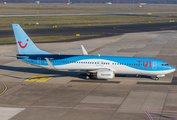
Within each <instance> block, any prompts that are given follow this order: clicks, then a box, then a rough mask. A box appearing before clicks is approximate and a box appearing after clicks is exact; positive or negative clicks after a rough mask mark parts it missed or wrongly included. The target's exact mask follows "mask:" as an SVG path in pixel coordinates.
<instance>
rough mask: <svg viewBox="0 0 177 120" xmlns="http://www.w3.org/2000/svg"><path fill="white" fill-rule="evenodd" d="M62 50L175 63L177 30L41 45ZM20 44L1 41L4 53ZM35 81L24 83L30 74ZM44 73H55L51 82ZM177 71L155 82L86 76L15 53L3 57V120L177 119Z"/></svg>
mask: <svg viewBox="0 0 177 120" xmlns="http://www.w3.org/2000/svg"><path fill="white" fill-rule="evenodd" d="M36 45H37V46H38V47H39V48H40V49H42V50H45V51H48V52H51V53H56V54H58V53H60V54H82V51H81V49H80V45H84V47H85V48H86V49H87V51H88V52H89V53H90V54H91V55H97V54H100V55H110V56H132V57H135V56H136V57H149V58H157V59H160V60H163V61H166V62H168V63H169V64H170V65H172V66H174V67H175V68H176V65H177V31H175V30H169V31H153V32H138V33H126V34H123V35H119V36H111V37H105V38H96V39H90V40H84V41H82V40H81V41H73V42H58V43H37V44H36ZM17 53H18V51H17V47H16V45H0V54H3V55H15V54H17ZM34 76H37V77H36V78H35V80H34V79H33V81H31V82H30V81H25V80H26V79H29V78H31V77H33V78H34ZM42 77H44V78H45V77H52V78H51V79H49V80H47V81H43V80H41V78H42ZM176 80H177V72H174V73H171V74H168V75H166V76H165V77H164V78H160V80H159V81H155V80H153V79H151V78H150V77H148V76H141V75H140V76H138V77H136V75H116V78H115V79H112V80H85V79H84V76H83V75H82V74H80V73H78V72H58V71H50V70H46V69H42V68H37V67H35V66H29V65H28V64H26V63H23V62H21V61H19V60H16V58H14V57H5V56H1V57H0V82H1V83H0V92H3V91H4V90H5V86H4V85H3V84H2V83H4V84H5V85H6V86H7V87H8V89H7V90H5V93H3V94H2V95H0V111H1V112H0V119H1V120H8V119H9V120H22V119H25V120H49V119H50V120H58V119H60V120H83V119H84V120H149V117H148V115H150V116H151V117H152V118H153V120H164V119H177V102H176V101H177V84H176Z"/></svg>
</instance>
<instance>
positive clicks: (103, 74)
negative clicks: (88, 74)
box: [97, 70, 115, 79]
mask: <svg viewBox="0 0 177 120" xmlns="http://www.w3.org/2000/svg"><path fill="white" fill-rule="evenodd" d="M114 77H115V74H114V71H112V70H100V71H98V72H97V78H98V79H113V78H114Z"/></svg>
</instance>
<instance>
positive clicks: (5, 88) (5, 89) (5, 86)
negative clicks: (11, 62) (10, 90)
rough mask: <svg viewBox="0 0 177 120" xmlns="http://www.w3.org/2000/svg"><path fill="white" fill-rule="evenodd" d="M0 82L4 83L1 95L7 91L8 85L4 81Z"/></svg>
mask: <svg viewBox="0 0 177 120" xmlns="http://www.w3.org/2000/svg"><path fill="white" fill-rule="evenodd" d="M0 83H1V84H3V85H4V90H3V91H2V92H1V93H0V95H2V94H4V93H5V92H6V91H7V85H6V84H5V83H3V82H0Z"/></svg>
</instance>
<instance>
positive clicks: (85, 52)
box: [81, 45, 89, 55]
mask: <svg viewBox="0 0 177 120" xmlns="http://www.w3.org/2000/svg"><path fill="white" fill-rule="evenodd" d="M81 48H82V52H83V54H84V55H89V54H88V53H87V51H86V49H85V48H84V46H83V45H81Z"/></svg>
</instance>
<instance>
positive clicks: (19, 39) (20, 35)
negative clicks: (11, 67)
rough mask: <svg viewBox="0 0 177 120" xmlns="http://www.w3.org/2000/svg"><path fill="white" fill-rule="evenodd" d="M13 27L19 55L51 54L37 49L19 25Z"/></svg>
mask: <svg viewBox="0 0 177 120" xmlns="http://www.w3.org/2000/svg"><path fill="white" fill-rule="evenodd" d="M12 27H13V30H14V35H15V39H16V43H17V47H18V52H19V54H51V53H48V52H45V51H43V50H40V49H39V48H37V47H36V46H35V44H34V43H33V42H32V41H31V39H30V38H29V37H28V35H27V34H26V33H25V32H24V31H23V29H22V28H21V27H20V25H19V24H12Z"/></svg>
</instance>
